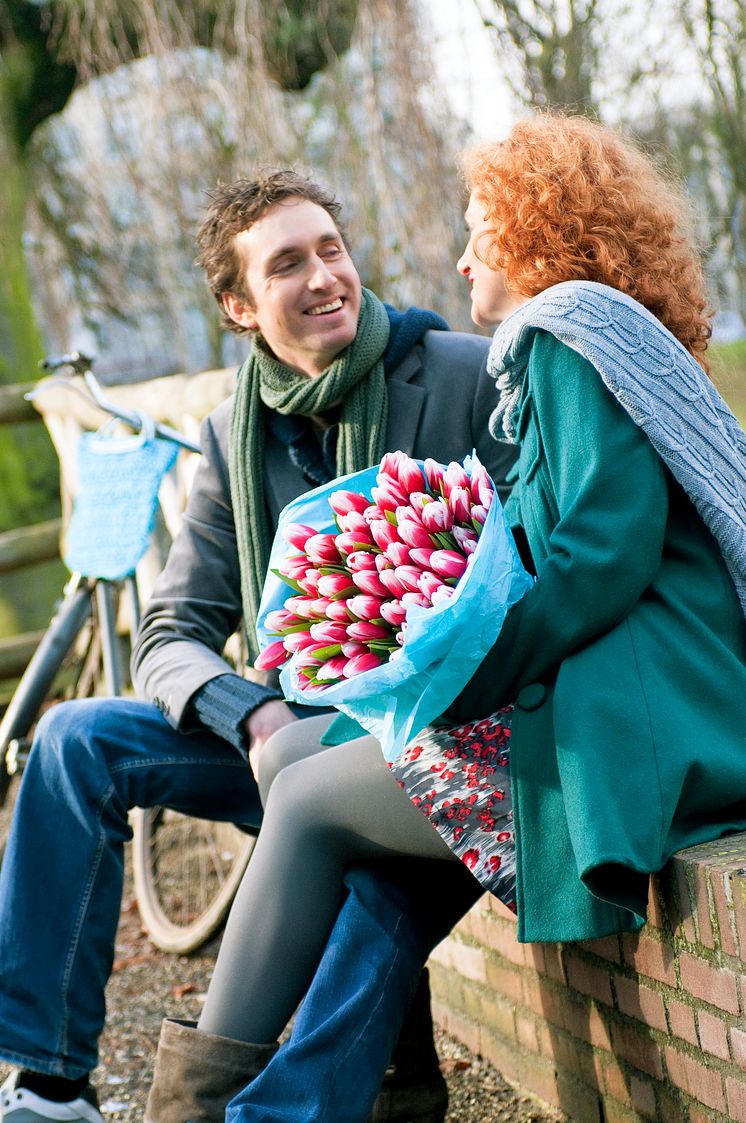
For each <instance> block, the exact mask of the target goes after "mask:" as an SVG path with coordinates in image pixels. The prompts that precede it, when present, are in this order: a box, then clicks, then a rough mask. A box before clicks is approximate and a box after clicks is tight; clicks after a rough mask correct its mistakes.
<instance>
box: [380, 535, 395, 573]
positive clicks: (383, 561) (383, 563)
mask: <svg viewBox="0 0 746 1123" xmlns="http://www.w3.org/2000/svg"><path fill="white" fill-rule="evenodd" d="M391 545H392V546H393V545H394V543H393V542H392V543H391ZM388 548H389V547H388V546H387V547H386V549H388ZM393 568H394V563H393V562H391V561H389V559H388V558H387V557H386V555H385V554H376V572H377V573H383V571H384V569H393Z"/></svg>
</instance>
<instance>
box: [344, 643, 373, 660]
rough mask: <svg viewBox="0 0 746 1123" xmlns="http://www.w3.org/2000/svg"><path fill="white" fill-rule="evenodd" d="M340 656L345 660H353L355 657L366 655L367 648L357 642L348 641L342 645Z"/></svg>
mask: <svg viewBox="0 0 746 1123" xmlns="http://www.w3.org/2000/svg"><path fill="white" fill-rule="evenodd" d="M342 654H343V655H344V656H345V658H346V659H354V658H355V656H356V655H367V654H368V648H367V647H366V646H365V644H364V643H359V642H358V641H357V640H351V639H350V640H348V641H347V643H343V644H342Z"/></svg>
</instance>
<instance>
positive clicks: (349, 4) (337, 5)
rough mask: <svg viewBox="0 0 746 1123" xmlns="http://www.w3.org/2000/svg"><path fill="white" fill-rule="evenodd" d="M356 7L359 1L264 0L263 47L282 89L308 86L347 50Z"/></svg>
mask: <svg viewBox="0 0 746 1123" xmlns="http://www.w3.org/2000/svg"><path fill="white" fill-rule="evenodd" d="M357 6H358V5H357V0H285V2H284V3H277V2H276V0H274V2H272V0H269V2H266V0H265V3H264V4H263V8H264V21H265V22H264V28H263V34H262V48H263V51H264V55H265V59H266V63H267V67H268V69H269V72H270V74H271V75H272V77H273V78H274V79H275V80H276V81H277V82H279V84H280V85H281V86H282V87H283V89H285V90H302V89H305V87H306V86H307V85H308V83H309V82H310V81H311V78H312V77H313V76H314V74H315V73H316V72H317V71H319V70H323V69H324V67H326V66H327V65H328V64H329V63H330V62H332V61H333V60H334V58H335V57H336V56H338V55H341V54H343V53H344V52H345V51H346V50H347V48H348V47H349V45H350V40H351V38H352V31H353V28H354V26H355V17H356V15H357Z"/></svg>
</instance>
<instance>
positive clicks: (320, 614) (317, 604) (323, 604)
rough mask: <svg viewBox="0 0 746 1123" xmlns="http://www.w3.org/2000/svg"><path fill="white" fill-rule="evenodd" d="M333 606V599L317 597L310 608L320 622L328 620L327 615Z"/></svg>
mask: <svg viewBox="0 0 746 1123" xmlns="http://www.w3.org/2000/svg"><path fill="white" fill-rule="evenodd" d="M330 604H332V599H331V597H316V598H315V599H314V600H312V601H311V604H310V605H309V608H310V609H311V611H312V612H313V613H314V616H315V617H316V618H318V619H319V620H326V618H327V617H326V614H327V612H328V610H329V605H330Z"/></svg>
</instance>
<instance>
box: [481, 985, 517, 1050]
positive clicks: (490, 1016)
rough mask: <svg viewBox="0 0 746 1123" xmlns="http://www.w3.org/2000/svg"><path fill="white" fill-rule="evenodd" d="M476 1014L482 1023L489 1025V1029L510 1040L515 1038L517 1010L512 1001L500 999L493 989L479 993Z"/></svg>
mask: <svg viewBox="0 0 746 1123" xmlns="http://www.w3.org/2000/svg"><path fill="white" fill-rule="evenodd" d="M478 1016H479V1019H480V1021H481V1023H482V1025H487V1026H489V1027H490V1029H491V1030H494V1031H495V1032H496V1033H499V1034H500V1035H501V1036H503V1037H507V1038H509V1039H510V1040H514V1039H515V1037H516V1028H515V1027H516V1018H517V1016H518V1014H517V1011H516V1009H515V1007H514V1006H513V1004H512V1003H508V1002H504V1001H502V999H501V998H500V995H497V994H495V993H494V992H493V991H490V992H489V993H488V994H484V993H480V994H479V1015H478Z"/></svg>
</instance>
